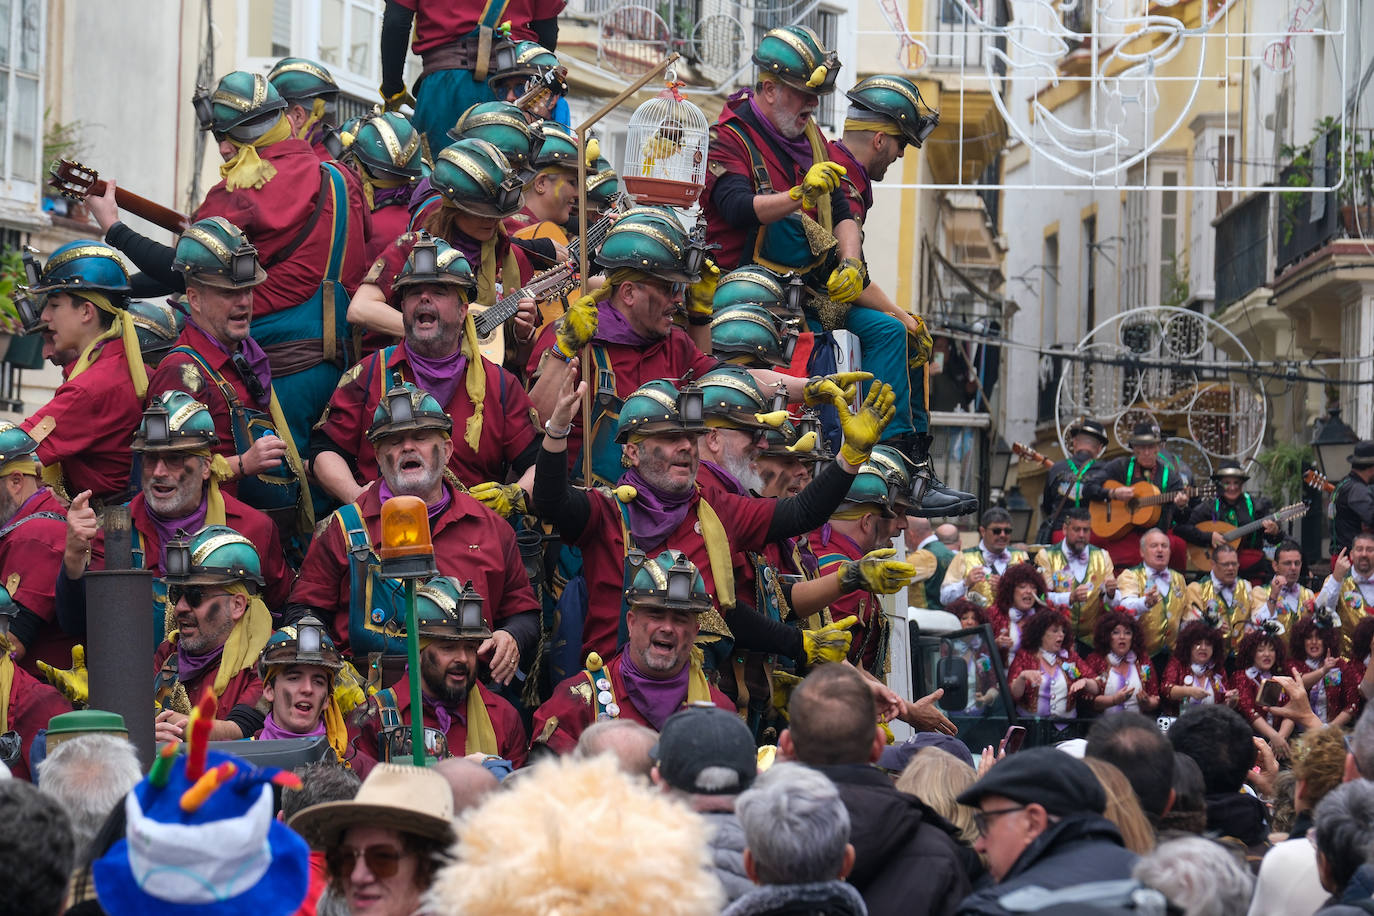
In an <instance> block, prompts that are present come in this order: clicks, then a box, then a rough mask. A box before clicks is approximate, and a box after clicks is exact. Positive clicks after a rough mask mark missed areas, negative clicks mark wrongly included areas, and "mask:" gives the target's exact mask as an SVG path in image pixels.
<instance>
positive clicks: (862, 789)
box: [816, 764, 976, 916]
mask: <svg viewBox="0 0 1374 916" xmlns="http://www.w3.org/2000/svg"><path fill="white" fill-rule="evenodd" d="M816 769H817V770H819V771H820V772H822V773H824V774H825V775H826V776H827V777H829V778H830V781H831V782H833V783H834V784H835V786H836V787H837V788H838V789H839V790H840V799H841V800H842V801H843V802H844V806H845V808H847V809H848V811H849V842H850V843H852V844H853V846H854V869H853V871H851V872H850V873H849V883H850V884H852V885H854V887H855V889H856V890H858V892H859V893H860V894H862V895H863V898H864V903H865V904H867V905H868V912H869V913H871V914H873V916H921V914H923V913H934V914H952V913H953V912H954V910H955V908H956V907H957V906H958V905H959V901H960V900H961V899H963V897H964V896H965V895H966V894H968V892H969V890H970V888H971V885H970V883H969V877H968V874H967V866H966V863H965V862H964V861H963V859H962V856H961V853H960V847H959V844H958V843H957V842H956V841H955V840H954V838H953V837H952V836H951V834H952V833H953V828H952V827H950V826H949V824H948V823H947V822H946V821H945V820H944V818H942V817H940V815H938V814H936V813H935V812H934V811H933V810H931V809H930V808H928V807H927V806H926V805H925V803H924V802H922V801H921V800H920V799H919V798H916V797H915V796H913V795H907V794H906V793H905V792H898V791H897V788H896V787H895V786H893V785H892V780H891V779H890V778H889V777H888V776H887V774H885V773H883V771H882V770H879V769H878V768H877V767H873V766H869V765H868V764H850V765H838V766H820V767H816ZM965 849H967V847H965ZM967 851H968V852H969V853H970V854H972V850H967ZM974 858H975V859H976V856H975V857H974Z"/></svg>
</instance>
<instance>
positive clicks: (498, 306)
mask: <svg viewBox="0 0 1374 916" xmlns="http://www.w3.org/2000/svg"><path fill="white" fill-rule="evenodd" d="M577 283H578V277H577V267H576V265H575V263H574V262H573V261H565V262H563V263H562V264H558V265H556V266H554V267H551V268H549V269H548V270H546V271H544V272H543V273H538V274H535V275H534V276H533V277H531V278H530V282H528V283H526V284H525V285H524V286H523V287H521V288H520V289H518V290H516V291H515V292H513V293H508V294H507V295H505V296H502V297H501V298H500V299H498V300H496V301H495V302H494V303H492V304H491V305H476V304H474V305H469V306H468V311H469V312H470V313H471V314H472V323H473V325H475V326H476V328H477V344H478V349H479V350H481V351H482V355H483V356H485V357H486V358H487V359H489V360H491V361H492V362H494V363H496V364H497V365H498V366H499V365H501V363H502V362H504V361H505V359H506V332H505V325H506V322H507V321H508V320H510V319H511V318H514V317H515V315H516V313H517V312H519V311H520V300H521V299H533V300H535V301H536V302H538V301H541V300H544V299H551V298H555V297H557V296H561V295H563V294H565V293H566V292H567V291H568V290H570V289H573V288H574V287H576V286H577Z"/></svg>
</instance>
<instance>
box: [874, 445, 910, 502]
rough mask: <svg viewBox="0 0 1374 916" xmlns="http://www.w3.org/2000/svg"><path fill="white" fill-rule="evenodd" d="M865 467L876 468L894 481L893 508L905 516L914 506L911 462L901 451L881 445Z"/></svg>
mask: <svg viewBox="0 0 1374 916" xmlns="http://www.w3.org/2000/svg"><path fill="white" fill-rule="evenodd" d="M864 466H865V467H873V468H876V469H877V471H878V472H879V473H880V474H882V475H884V476H885V477H887V478H888V479H889V480H890V481H892V483H893V490H892V503H893V508H894V509H895V510H897V511H898V512H900V513H901V514H903V515H905V514H906V510H907V509H909V508H911V504H912V500H911V490H912V483H913V480H912V476H911V472H912V470H913V468H912V466H911V460H910V459H909V458H907V457H906V455H903V454H902V453H901V451H900V450H899V449H896V448H893V447H892V446H890V445H881V444H879V445H875V446H873V451H872V452H870V453H869V455H868V460H867V461H865V462H864Z"/></svg>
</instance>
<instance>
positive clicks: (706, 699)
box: [687, 646, 715, 705]
mask: <svg viewBox="0 0 1374 916" xmlns="http://www.w3.org/2000/svg"><path fill="white" fill-rule="evenodd" d="M703 658H705V654H704V653H703V652H702V651H701V647H700V646H692V654H691V661H689V662H688V664H687V703H688V705H690V704H692V703H714V702H715V701H714V700H712V699H711V683H710V682H709V681H707V680H706V672H705V671H703V670H702V668H701V662H702V659H703Z"/></svg>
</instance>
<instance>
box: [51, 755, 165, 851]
mask: <svg viewBox="0 0 1374 916" xmlns="http://www.w3.org/2000/svg"><path fill="white" fill-rule="evenodd" d="M142 778H143V773H142V771H141V769H140V768H139V765H138V756H137V754H136V753H135V751H134V746H133V745H132V744H130V743H129V741H128V739H126V738H121V737H119V736H118V735H108V734H90V735H80V736H78V737H76V738H71V739H69V740H67V741H64V742H62V743H61V744H59V745H58V746H57V747H55V748H53V750H52V753H50V754H49V755H48V756H47V757H46V758H45V759H44V760H43V762H42V763H40V764H38V781H39V788H40V789H42V790H43V792H44V793H46V794H47V795H49V796H51V797H52V798H53V799H55V800H56V801H57V803H58V804H59V805H61V806H62V810H63V811H65V812H67V817H68V818H69V819H70V820H71V824H72V837H73V838H74V839H75V840H76V853H77V857H78V858H79V857H80V856H81V855H82V854H84V853H85V851H86V849H87V847H89V846H90V843H91V840H92V839H93V838H94V837H95V835H96V833H97V832H99V830H100V826H101V825H102V824H103V823H105V818H107V817H109V815H110V812H111V811H112V810H114V807H115V805H117V804H119V802H120V801H121V800H122V799H123V798H124V796H125V795H127V794H128V792H129V790H130V789H132V788H133V787H134V786H136V785H138V782H139V780H140V779H142Z"/></svg>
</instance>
